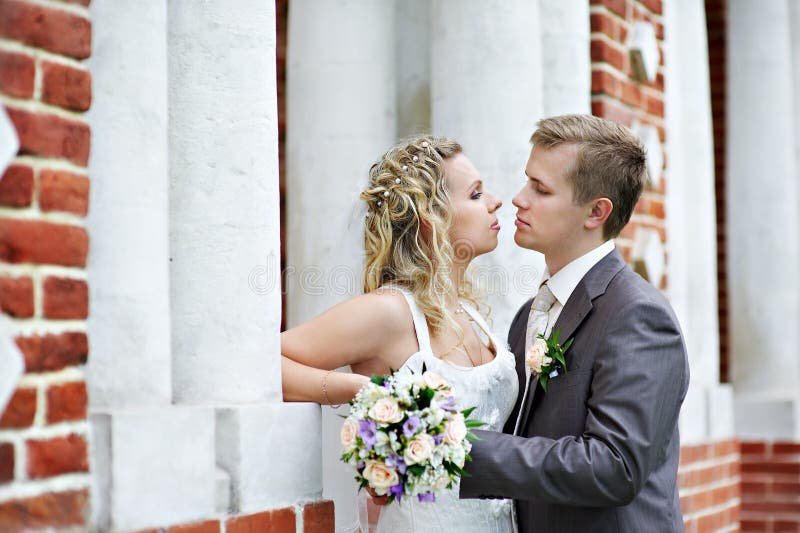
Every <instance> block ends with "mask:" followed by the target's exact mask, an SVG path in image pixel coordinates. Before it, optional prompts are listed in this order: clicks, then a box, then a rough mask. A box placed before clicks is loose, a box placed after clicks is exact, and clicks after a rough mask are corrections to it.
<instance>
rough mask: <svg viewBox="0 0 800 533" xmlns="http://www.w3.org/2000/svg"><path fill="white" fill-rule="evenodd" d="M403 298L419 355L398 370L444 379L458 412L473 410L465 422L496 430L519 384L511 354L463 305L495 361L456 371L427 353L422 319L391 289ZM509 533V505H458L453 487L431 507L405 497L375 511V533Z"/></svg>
mask: <svg viewBox="0 0 800 533" xmlns="http://www.w3.org/2000/svg"><path fill="white" fill-rule="evenodd" d="M392 288H393V289H396V290H399V291H401V292H402V293H403V295H404V296H405V297H406V300H407V301H408V305H409V307H410V308H411V313H412V316H413V318H414V328H415V330H416V333H417V342H418V344H419V351H418V352H417V353H415V354H413V355H412V356H411V357H409V358H408V359H407V360H406V362H405V363H404V364H403V366H402V367H401V370H402V369H408V370H410V371H412V372H415V373H419V372H421V371H422V367H423V363H424V365H425V368H426V369H427V370H431V371H433V372H436V373H437V374H439V375H440V376H442V377H443V378H444V379H446V380H447V381H448V382H449V383H450V385H451V386H452V387H453V390H454V391H455V393H456V399H457V405H458V408H459V409H466V408H468V407H472V406H476V409H475V411H473V414H472V415H471V416H470V419H474V420H480V421H482V422H486V426H483V427H482V428H481V429H488V430H492V431H502V430H503V425H504V424H505V422H506V419H507V418H508V416H509V414H511V410H512V409H513V407H514V402H515V401H516V399H517V393H518V389H519V382H518V380H517V374H516V370H515V360H514V355H513V354H512V353H511V352H510V351H509V350H508V349H507V348H506V346H505V343H501V342H499V341H498V340H497V338H496V337H495V336H494V335H492V333H491V332H490V331H489V327H488V326H487V324H486V322H485V321H484V320H483V317H481V315H480V314H479V313H478V312H477V311H476V310H475V309H474V308H473V307H472V306H471V305H470V304H469V303H467V302H462V306H463V308H464V310H465V311H466V312H467V313H468V314H469V315H470V317H471V318H472V320H473V321H474V322H475V323H476V324H478V326H479V327H480V328H481V329H482V330H483V332H484V333H485V335H486V336H487V337H488V338H489V340H490V341H491V343H492V344H493V345H494V347H495V350H496V356H495V358H494V359H493V360H492V361H491V362H489V363H486V364H483V365H480V366H477V367H462V366H457V365H454V364H452V363H449V362H447V361H446V360H443V359H439V358H438V357H436V356H435V355H434V354H433V350H432V349H431V344H430V336H429V334H428V325H427V321H426V320H425V315H424V314H423V313H422V311H421V310H420V309H419V307H418V306H417V304H416V302H415V301H414V297H413V295H412V294H411V293H410V292H408V291H406V290H405V289H402V288H399V287H392ZM513 530H514V527H513V525H512V518H511V501H510V500H461V499H459V497H458V487H453V488H452V489H449V490H446V491H444V492H442V493H440V494H438V495H437V499H436V502H435V503H427V502H424V503H420V502H418V501H416V500H415V499H412V498H408V499H406V500H403V501H402V503H400V504H397V503H393V504H391V505H389V506H387V507H384V508H383V509H382V510H381V515H380V519H379V521H378V527H377V532H378V533H384V532H406V531H408V532H412V531H413V532H417V533H420V532H445V531H447V532H449V531H458V532H465V533H469V532H474V533H489V532H492V533H494V532H496V533H510V532H512V531H513Z"/></svg>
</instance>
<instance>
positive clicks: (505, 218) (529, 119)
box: [431, 0, 588, 335]
mask: <svg viewBox="0 0 800 533" xmlns="http://www.w3.org/2000/svg"><path fill="white" fill-rule="evenodd" d="M431 24H432V26H431V124H432V127H433V131H435V132H436V133H437V134H442V135H447V136H449V137H452V138H454V139H455V140H457V141H459V142H460V143H461V144H462V145H463V147H464V151H465V153H466V155H467V156H468V157H469V158H470V159H472V161H473V162H474V163H475V165H476V166H477V168H478V171H479V172H480V173H481V175H482V177H483V178H484V182H485V185H486V187H487V188H488V189H489V190H490V191H492V192H493V193H494V194H496V195H498V196H499V197H500V198H501V199H502V200H503V203H504V206H503V207H502V208H501V209H500V211H499V212H498V218H499V219H500V224H501V226H502V229H501V231H500V244H499V246H498V248H497V250H496V251H495V252H493V253H492V254H489V255H488V256H485V257H483V258H481V259H480V260H479V261H478V267H477V268H476V271H475V275H476V276H475V277H476V278H477V279H478V280H479V281H480V282H482V283H484V284H485V286H486V287H487V290H488V292H490V293H491V296H490V298H489V303H490V305H491V306H492V316H493V318H494V327H495V328H496V329H497V331H498V332H499V333H500V334H501V335H504V333H505V331H506V330H507V328H508V326H509V325H510V323H511V319H512V318H513V316H514V313H515V312H516V311H517V309H518V308H519V306H520V305H521V304H522V303H523V302H524V301H525V299H526V298H528V297H530V295H531V294H533V293H535V292H536V291H535V287H537V286H538V280H539V278H540V276H541V273H542V270H543V267H544V261H543V259H542V256H541V254H538V253H536V252H531V251H528V250H523V249H521V248H519V247H517V245H516V244H514V239H513V236H514V213H515V209H514V207H513V206H512V205H511V198H512V197H513V196H514V195H515V194H516V193H517V192H518V191H519V189H520V188H521V187H522V185H523V184H524V180H525V173H524V172H525V163H526V162H527V160H528V155H529V154H530V148H531V145H530V143H529V140H530V136H531V134H532V133H533V131H534V129H535V127H536V121H537V120H538V119H540V118H541V117H542V115H543V103H542V102H543V96H542V94H543V93H542V60H541V58H542V39H541V35H540V19H539V3H538V2H530V1H527V0H466V1H465V0H435V1H434V2H433V3H432V14H431ZM587 68H588V66H587ZM587 97H588V96H587Z"/></svg>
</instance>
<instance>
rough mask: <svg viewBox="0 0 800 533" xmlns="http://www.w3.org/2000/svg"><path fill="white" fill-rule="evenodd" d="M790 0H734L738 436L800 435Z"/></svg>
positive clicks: (732, 228) (731, 185)
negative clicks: (766, 0)
mask: <svg viewBox="0 0 800 533" xmlns="http://www.w3.org/2000/svg"><path fill="white" fill-rule="evenodd" d="M791 3H792V2H790V1H787V0H771V1H769V2H750V1H748V0H732V1H731V2H730V4H729V8H728V14H729V22H728V24H729V26H728V57H729V58H730V59H729V61H728V110H729V112H728V117H727V128H728V154H727V163H728V164H727V168H728V176H727V184H726V185H727V204H728V210H729V212H728V215H727V220H728V228H727V235H728V239H727V241H728V283H729V303H730V331H731V356H732V370H733V380H734V388H735V390H736V395H737V397H736V431H737V433H738V434H739V435H740V436H742V437H758V438H762V439H763V438H785V439H793V440H795V439H798V438H800V412H799V409H798V405H800V401H799V400H800V357H798V345H800V330H798V328H797V324H798V323H800V305H798V293H800V289H799V288H798V287H799V286H798V277H797V272H798V271H800V212H799V211H800V201H798V198H799V197H800V196H799V192H798V177H800V176H798V164H797V155H798V154H797V132H796V130H795V126H796V123H797V117H798V110H797V109H796V107H795V93H796V91H797V89H798V86H797V85H796V84H795V83H794V77H793V74H792V72H793V62H794V59H793V58H794V56H793V54H794V55H796V54H799V53H800V50H797V49H794V50H793V49H792V43H793V41H795V40H796V37H795V36H793V34H792V30H793V29H794V27H795V24H794V23H793V22H792V20H791V16H790V15H791V14H792V12H793V10H791V9H790V8H789V5H790V4H791Z"/></svg>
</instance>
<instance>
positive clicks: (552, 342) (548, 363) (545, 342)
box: [525, 330, 572, 392]
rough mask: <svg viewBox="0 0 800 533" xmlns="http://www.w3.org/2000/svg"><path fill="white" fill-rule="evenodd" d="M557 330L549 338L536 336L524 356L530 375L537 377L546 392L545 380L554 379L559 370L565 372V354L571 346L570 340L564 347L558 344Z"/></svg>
mask: <svg viewBox="0 0 800 533" xmlns="http://www.w3.org/2000/svg"><path fill="white" fill-rule="evenodd" d="M559 334H560V331H559V330H556V331H554V332H553V333H551V335H550V338H548V339H545V338H544V335H542V334H541V333H540V334H539V335H537V337H536V340H535V341H534V343H533V345H532V346H531V347H530V349H528V353H527V354H525V364H526V365H528V368H529V369H530V370H531V372H532V373H534V374H536V375H537V376H539V384H540V385H541V386H542V389H544V391H545V392H547V380H548V379H550V378H551V377H556V376H557V375H558V372H559V370H563V371H564V373H565V374H566V372H567V362H566V360H565V359H564V352H566V351H567V350H568V349H569V347H570V346H571V345H572V339H570V340H568V341H567V342H566V344H564V346H561V345H560V344H559V343H558V336H559Z"/></svg>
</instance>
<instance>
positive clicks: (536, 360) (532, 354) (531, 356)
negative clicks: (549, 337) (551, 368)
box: [525, 339, 550, 374]
mask: <svg viewBox="0 0 800 533" xmlns="http://www.w3.org/2000/svg"><path fill="white" fill-rule="evenodd" d="M545 354H547V343H546V342H545V340H544V339H536V342H534V343H533V346H531V347H530V349H529V350H528V353H527V354H526V355H525V363H526V364H527V365H528V368H530V369H531V372H533V373H534V374H541V373H542V365H546V364H548V361H547V359H550V358H549V357H547V356H546V355H545Z"/></svg>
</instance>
